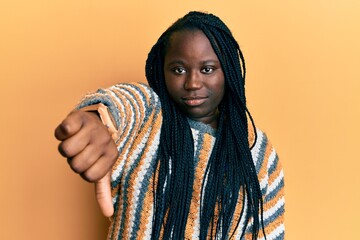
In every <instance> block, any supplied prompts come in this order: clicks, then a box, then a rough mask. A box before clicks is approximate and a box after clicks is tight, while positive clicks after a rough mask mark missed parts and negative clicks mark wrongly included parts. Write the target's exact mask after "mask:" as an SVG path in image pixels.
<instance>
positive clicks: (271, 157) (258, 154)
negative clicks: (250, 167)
mask: <svg viewBox="0 0 360 240" xmlns="http://www.w3.org/2000/svg"><path fill="white" fill-rule="evenodd" d="M250 138H251V139H252V142H250V141H249V143H250V145H251V146H252V149H251V154H252V157H253V161H254V164H255V167H256V170H257V171H258V173H259V172H261V169H264V170H265V171H266V172H268V171H272V169H273V168H274V166H275V167H276V168H278V167H281V166H280V165H279V164H278V161H279V157H278V154H277V152H276V150H275V148H274V146H273V144H272V143H271V141H270V140H269V138H268V136H267V135H266V133H265V132H264V131H262V130H260V129H256V135H255V132H254V133H252V135H251V136H250V134H249V139H250ZM269 173H270V172H269Z"/></svg>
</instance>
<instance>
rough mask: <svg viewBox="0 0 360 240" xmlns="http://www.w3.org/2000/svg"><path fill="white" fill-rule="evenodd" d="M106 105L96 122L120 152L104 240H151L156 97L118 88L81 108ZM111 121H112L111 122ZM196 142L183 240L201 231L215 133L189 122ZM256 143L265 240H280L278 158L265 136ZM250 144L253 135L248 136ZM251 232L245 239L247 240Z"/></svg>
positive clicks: (87, 99) (143, 88)
mask: <svg viewBox="0 0 360 240" xmlns="http://www.w3.org/2000/svg"><path fill="white" fill-rule="evenodd" d="M99 103H100V104H102V105H105V106H106V108H107V111H102V112H100V111H99V112H100V116H101V118H102V120H103V122H104V124H106V125H107V126H109V129H112V131H111V133H112V137H113V139H114V141H115V143H116V145H117V148H118V150H119V157H118V159H117V161H116V163H115V164H114V166H113V169H112V176H111V185H112V197H113V204H114V209H115V212H114V215H113V216H112V218H111V225H110V228H109V233H108V239H150V236H151V228H152V218H153V200H154V198H153V178H154V169H156V167H155V165H156V156H157V150H158V147H159V140H160V130H161V124H162V111H161V105H160V100H159V98H158V96H157V95H156V94H155V93H154V92H153V91H152V90H151V89H150V88H149V87H148V86H147V85H145V84H141V83H134V84H118V85H115V86H112V87H110V88H108V89H100V90H98V91H97V92H96V93H90V94H87V95H86V96H84V98H83V99H82V100H81V102H80V104H79V106H78V107H79V108H83V107H86V106H90V105H94V104H99ZM110 119H111V120H110ZM189 124H190V127H191V129H192V134H193V139H194V153H195V157H194V161H195V173H194V174H195V178H194V185H193V197H192V200H191V204H190V212H189V217H188V220H187V224H186V230H185V238H186V239H198V236H199V230H200V220H199V212H200V193H201V186H202V181H203V177H204V172H205V169H206V164H207V161H208V159H209V157H210V154H211V151H212V148H213V146H214V143H215V130H214V129H212V128H211V127H210V126H208V125H206V124H203V123H201V122H196V121H192V120H189ZM257 136H258V137H257V140H256V143H255V146H254V147H253V148H252V150H251V153H252V157H253V161H254V164H255V167H256V171H257V174H258V179H259V182H260V187H261V191H262V194H263V202H264V215H263V217H264V226H265V233H266V239H268V240H271V239H284V233H285V232H284V229H285V228H284V180H283V177H284V176H283V170H282V167H281V165H280V163H279V160H278V157H277V154H276V152H275V150H274V148H273V147H272V145H271V144H270V142H269V141H268V139H267V137H266V135H265V134H264V133H263V132H262V131H260V130H257ZM249 142H250V144H252V143H253V142H254V133H253V132H251V131H249ZM242 204H243V196H241V195H240V197H239V201H238V205H237V208H236V210H235V214H234V221H233V222H234V224H233V226H232V229H230V231H231V233H232V232H234V231H235V234H234V235H233V236H234V237H233V239H240V235H241V233H242V230H243V224H244V218H245V217H244V216H243V217H242V219H240V225H239V227H237V228H236V223H237V222H238V220H239V216H240V212H241V207H242ZM249 225H250V226H248V227H247V229H246V234H245V238H244V239H251V233H250V227H251V222H250V224H249ZM259 239H264V237H263V234H262V231H260V233H259Z"/></svg>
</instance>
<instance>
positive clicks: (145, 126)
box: [55, 84, 161, 216]
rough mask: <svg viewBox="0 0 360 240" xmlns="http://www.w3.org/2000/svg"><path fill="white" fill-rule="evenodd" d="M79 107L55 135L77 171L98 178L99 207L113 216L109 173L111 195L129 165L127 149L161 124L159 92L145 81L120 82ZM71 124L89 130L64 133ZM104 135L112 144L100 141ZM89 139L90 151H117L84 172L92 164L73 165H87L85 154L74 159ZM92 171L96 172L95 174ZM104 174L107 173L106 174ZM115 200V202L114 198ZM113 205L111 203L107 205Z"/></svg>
mask: <svg viewBox="0 0 360 240" xmlns="http://www.w3.org/2000/svg"><path fill="white" fill-rule="evenodd" d="M77 109H81V111H78V110H77V111H74V112H73V113H71V114H70V115H69V116H68V117H67V118H66V119H65V120H64V122H63V123H62V124H60V125H59V127H58V128H57V129H56V130H55V136H56V137H57V138H58V139H59V140H60V141H62V143H60V145H59V151H60V153H62V155H63V156H65V157H67V158H68V159H69V164H70V166H71V168H72V169H73V170H74V171H75V172H77V173H80V174H81V176H86V178H85V179H86V180H88V181H91V182H95V187H96V196H97V200H98V202H99V205H100V208H101V209H102V212H103V213H104V215H106V216H111V215H112V213H113V207H112V203H111V197H109V196H110V193H109V192H110V176H112V177H111V182H112V192H113V194H112V195H113V197H114V196H115V195H116V194H117V191H118V187H119V186H120V185H119V181H120V179H121V176H122V174H123V171H124V166H126V164H127V165H129V159H130V157H129V155H127V154H128V151H127V150H128V149H129V148H134V146H138V144H137V143H138V142H139V140H141V141H140V142H143V141H142V140H144V141H146V139H144V136H147V135H145V134H144V131H145V130H146V131H147V130H149V129H150V128H151V126H155V125H159V121H160V122H161V117H160V116H161V114H158V113H159V111H160V102H159V101H158V98H157V96H156V94H155V93H154V92H153V91H152V90H151V89H150V88H149V87H147V86H145V85H144V84H119V85H115V86H113V87H110V88H108V89H100V90H98V91H97V92H95V93H90V94H87V95H85V96H84V97H83V98H82V100H81V101H80V103H79V104H78V106H77ZM78 115H83V116H85V118H86V119H87V118H88V117H89V120H86V121H85V122H84V123H83V122H82V120H81V117H76V116H78ZM90 116H91V118H90ZM99 116H100V119H101V121H100V119H99ZM68 118H70V119H68ZM79 118H80V119H79ZM70 120H71V121H70ZM90 120H91V121H90ZM90 123H91V124H90ZM68 124H75V125H77V126H80V127H79V128H85V129H88V130H87V131H79V130H76V131H74V133H71V134H65V135H66V136H62V135H63V134H61V133H62V129H64V128H66V125H68ZM88 124H90V125H91V126H92V127H91V128H90V127H85V126H88ZM77 131H79V134H78V137H77V139H78V140H76V141H75V140H73V141H70V140H69V141H68V140H67V139H68V138H72V135H77V134H75V132H77ZM149 131H150V130H149ZM80 132H82V134H80ZM109 132H110V134H109ZM91 136H93V139H91V140H89V138H91ZM110 136H111V137H110ZM109 137H110V138H109ZM82 138H85V140H81V141H84V142H87V143H84V144H82V146H80V147H78V149H77V151H73V150H71V151H72V152H70V150H66V149H67V148H74V147H75V144H74V143H76V142H79V139H82ZM102 138H107V140H109V139H110V140H111V141H109V142H108V143H107V144H109V146H104V145H101V142H102V140H101V139H102ZM65 142H66V143H65ZM89 142H91V143H92V146H93V147H90V146H89V148H92V149H93V150H94V149H95V150H94V151H95V152H93V153H90V150H88V151H87V152H89V155H91V156H94V155H95V156H96V155H99V156H100V155H101V154H103V155H104V154H105V153H107V152H108V151H109V152H110V153H112V152H113V151H114V149H115V150H116V154H114V155H116V157H115V159H114V155H111V158H110V159H107V160H106V159H104V160H101V159H96V160H93V161H92V162H91V163H90V164H93V165H95V163H97V161H98V160H101V162H103V161H105V160H106V161H105V162H106V164H105V163H103V164H101V165H100V163H97V164H96V165H100V166H102V168H101V169H99V168H97V169H93V170H91V171H90V170H89V171H88V173H85V172H86V171H87V170H88V169H91V168H90V164H88V165H87V166H83V167H82V168H81V169H78V168H77V167H73V165H76V164H79V163H81V164H83V165H86V163H87V160H86V159H85V157H82V158H80V157H76V158H77V159H79V160H77V161H73V160H72V159H73V158H74V156H75V155H77V154H79V155H81V154H80V153H81V152H83V151H84V150H85V146H87V145H90V144H88V143H89ZM102 150H104V152H103V153H98V152H96V151H102ZM85 152H86V151H85ZM105 155H107V154H105ZM81 159H83V160H81ZM130 164H131V163H130ZM91 166H92V165H91ZM110 170H111V171H110ZM89 173H92V174H95V175H96V176H92V175H91V174H89ZM103 176H105V178H104V177H103ZM99 179H101V180H99ZM105 195H106V196H105ZM109 198H110V200H109ZM114 199H115V198H114ZM114 199H113V201H114ZM104 202H105V203H104ZM114 204H116V203H115V202H114ZM110 205H111V207H108V206H110ZM109 209H110V210H109Z"/></svg>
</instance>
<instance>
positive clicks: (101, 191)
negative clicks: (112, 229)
mask: <svg viewBox="0 0 360 240" xmlns="http://www.w3.org/2000/svg"><path fill="white" fill-rule="evenodd" d="M110 174H111V173H110V172H108V173H107V174H106V175H105V176H104V177H103V178H102V179H100V180H99V181H98V182H96V183H95V195H96V200H97V202H98V204H99V207H100V210H101V212H102V214H104V215H105V216H106V217H111V216H112V215H113V214H114V207H113V204H112V200H111V187H110Z"/></svg>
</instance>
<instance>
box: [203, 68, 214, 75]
mask: <svg viewBox="0 0 360 240" xmlns="http://www.w3.org/2000/svg"><path fill="white" fill-rule="evenodd" d="M213 71H214V68H213V67H204V68H203V69H201V72H202V73H205V74H210V73H212V72H213Z"/></svg>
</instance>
